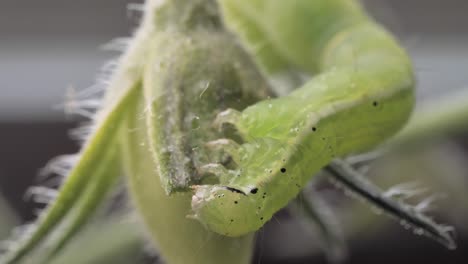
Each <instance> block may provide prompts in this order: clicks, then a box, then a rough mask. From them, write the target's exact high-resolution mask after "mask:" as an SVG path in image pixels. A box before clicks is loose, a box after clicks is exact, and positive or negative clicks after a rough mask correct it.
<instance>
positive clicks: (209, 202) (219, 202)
mask: <svg viewBox="0 0 468 264" xmlns="http://www.w3.org/2000/svg"><path fill="white" fill-rule="evenodd" d="M193 189H194V191H195V194H194V195H193V196H192V209H193V212H194V215H193V217H194V218H195V219H197V220H199V221H200V222H201V223H203V224H204V225H205V226H206V227H207V228H208V229H209V230H211V231H214V232H216V233H219V234H221V235H225V236H230V237H239V236H243V235H245V234H248V233H250V232H254V231H256V230H258V229H260V228H261V227H262V226H263V225H264V224H265V222H266V221H268V220H269V219H270V218H271V214H270V215H268V214H266V212H265V210H263V208H262V207H261V206H259V205H258V203H257V202H256V201H258V199H259V198H258V197H260V196H262V194H261V193H258V189H257V188H252V189H250V190H249V191H248V192H244V191H243V190H240V189H235V188H230V187H225V186H213V185H211V186H209V185H201V186H195V187H193Z"/></svg>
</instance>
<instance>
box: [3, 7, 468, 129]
mask: <svg viewBox="0 0 468 264" xmlns="http://www.w3.org/2000/svg"><path fill="white" fill-rule="evenodd" d="M364 2H365V3H366V4H367V5H368V6H369V9H370V10H371V11H372V13H373V14H374V15H375V16H376V17H377V18H378V20H379V21H381V22H382V23H384V24H386V25H388V26H389V27H390V28H391V29H392V31H393V32H395V33H396V34H397V35H398V36H399V37H400V39H401V41H402V42H403V43H404V44H405V46H407V47H408V49H409V51H410V53H411V55H412V57H413V58H414V61H415V64H416V69H417V70H418V77H419V80H420V85H419V88H420V90H419V93H420V94H423V93H424V92H425V91H434V92H436V93H439V94H440V93H446V91H447V90H455V89H460V88H462V87H467V86H468V76H467V71H466V69H467V68H468V29H467V28H468V15H467V11H468V1H465V0H444V1H441V0H367V1H364ZM127 3H128V1H125V0H106V1H104V0H101V1H92V0H80V1H73V0H41V1H30V0H0V120H15V121H18V120H61V119H63V114H62V112H60V111H56V110H53V109H52V106H53V105H57V104H59V103H61V102H62V101H63V95H64V91H65V88H66V87H69V86H73V87H75V88H77V89H82V88H86V87H88V86H90V85H92V84H93V82H94V79H95V77H96V73H97V70H98V69H99V68H100V66H101V65H102V64H103V63H104V62H105V61H106V60H107V59H109V58H111V57H112V56H115V55H116V54H114V53H111V52H104V51H102V50H100V49H99V46H100V45H102V44H104V43H106V42H108V41H109V40H111V39H113V38H116V37H121V36H128V35H129V33H130V32H131V29H132V28H134V26H135V24H136V22H137V20H138V19H137V17H138V15H137V14H136V13H134V12H133V13H132V12H128V11H127V10H126V5H127Z"/></svg>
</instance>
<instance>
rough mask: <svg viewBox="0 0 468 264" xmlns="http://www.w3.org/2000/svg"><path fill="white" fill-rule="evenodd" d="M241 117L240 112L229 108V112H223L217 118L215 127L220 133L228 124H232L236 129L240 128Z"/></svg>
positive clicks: (214, 123)
mask: <svg viewBox="0 0 468 264" xmlns="http://www.w3.org/2000/svg"><path fill="white" fill-rule="evenodd" d="M241 115H242V113H241V112H239V111H237V110H235V109H232V108H229V109H227V110H224V111H222V112H221V113H219V114H218V115H217V116H216V118H215V120H214V122H213V126H214V127H215V128H216V129H217V130H218V131H221V130H223V127H224V125H226V124H230V125H233V126H234V127H236V128H238V127H237V124H238V123H239V120H240V118H241Z"/></svg>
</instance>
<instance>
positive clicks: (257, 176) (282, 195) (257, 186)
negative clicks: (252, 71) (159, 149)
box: [192, 0, 414, 236]
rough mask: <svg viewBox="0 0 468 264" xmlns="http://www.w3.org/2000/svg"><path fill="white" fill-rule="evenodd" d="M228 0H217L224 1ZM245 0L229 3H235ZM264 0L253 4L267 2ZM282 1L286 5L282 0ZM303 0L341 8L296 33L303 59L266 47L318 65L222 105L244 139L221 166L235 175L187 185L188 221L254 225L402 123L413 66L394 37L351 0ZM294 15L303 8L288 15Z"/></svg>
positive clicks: (229, 228)
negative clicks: (272, 88)
mask: <svg viewBox="0 0 468 264" xmlns="http://www.w3.org/2000/svg"><path fill="white" fill-rule="evenodd" d="M234 2H235V1H228V0H227V1H221V3H222V4H226V5H225V6H224V8H225V9H226V8H229V7H228V3H231V4H233V3H234ZM246 2H247V1H237V3H238V4H239V5H241V4H242V3H246ZM267 2H269V1H253V2H252V3H256V4H258V5H259V7H260V6H262V5H263V6H262V8H266V7H265V6H268V3H267ZM274 2H275V3H277V2H280V1H274ZM281 2H282V3H283V2H284V3H286V2H287V3H289V4H291V5H292V3H291V2H290V1H281ZM292 2H294V3H302V4H304V3H305V2H304V1H299V0H298V1H292ZM306 2H308V3H309V4H310V5H311V6H312V5H318V6H322V8H325V7H329V5H331V6H333V8H337V6H340V8H341V10H346V9H349V10H350V12H349V13H346V12H344V13H343V15H344V16H345V17H344V18H341V19H340V22H339V23H332V24H331V25H333V28H332V29H330V30H325V29H324V30H322V31H320V30H318V31H317V32H321V33H320V34H321V35H320V34H319V35H317V36H316V38H315V40H314V39H312V38H311V39H305V40H304V39H303V41H308V42H309V43H308V44H309V46H310V49H307V47H306V46H303V49H302V52H303V54H305V55H304V56H303V57H302V58H305V59H307V58H310V60H311V63H310V65H306V64H305V63H301V62H300V61H299V59H301V58H300V57H296V56H293V55H291V56H286V55H284V54H283V52H281V51H280V50H281V49H280V48H276V47H275V49H274V50H275V51H277V52H278V54H281V55H284V56H282V57H281V58H282V59H283V60H284V61H287V63H288V64H289V65H294V66H296V67H300V69H302V70H304V71H305V72H309V73H313V71H314V70H318V71H319V74H318V75H316V76H315V77H314V78H313V79H312V80H310V81H309V82H307V83H306V84H304V85H303V86H302V87H301V88H299V89H297V90H295V91H294V92H292V93H291V94H289V95H287V96H284V97H281V98H277V99H270V100H264V101H262V102H259V103H257V104H254V105H252V106H250V107H248V108H247V109H245V110H243V111H242V112H238V111H235V110H227V111H225V112H223V113H222V114H220V115H219V116H218V118H217V120H216V124H217V125H218V126H222V124H223V123H230V124H232V125H234V126H235V127H236V128H237V130H238V131H239V133H240V134H241V135H242V138H243V140H244V143H243V144H242V145H241V146H240V147H239V149H238V151H237V153H235V156H237V157H239V158H238V160H239V161H238V164H237V167H236V168H235V169H233V172H229V174H232V175H235V176H234V177H226V176H225V175H222V174H223V171H222V170H219V171H220V173H219V174H221V175H218V176H219V178H220V179H228V180H225V181H222V182H220V183H219V184H218V185H214V186H212V185H211V186H210V185H202V186H196V187H194V189H195V194H194V196H193V199H192V208H193V210H194V213H195V216H196V218H197V219H199V220H200V221H201V222H202V223H204V224H205V225H206V226H207V227H208V228H209V229H211V230H213V231H215V232H218V233H220V234H223V235H226V236H242V235H244V234H247V233H250V232H253V231H256V230H258V229H259V228H261V227H262V226H263V224H264V223H265V222H266V221H268V220H269V219H270V218H271V217H272V215H273V214H274V213H275V212H277V211H278V210H279V209H281V208H282V207H284V206H286V205H287V203H288V202H289V201H290V200H291V199H293V198H294V197H295V196H296V195H297V194H298V193H299V191H300V190H301V189H302V187H303V186H304V185H305V184H306V183H307V182H308V181H309V179H310V177H311V175H313V174H314V173H315V172H317V171H319V170H320V169H321V168H323V167H324V166H326V165H327V164H328V163H330V161H331V160H333V159H334V158H336V157H340V156H344V155H347V154H350V153H355V152H361V151H364V150H368V149H369V148H371V147H374V146H375V145H377V144H379V143H381V142H382V141H384V140H385V139H387V138H389V137H390V136H392V135H393V134H395V133H396V132H397V131H399V130H400V129H401V127H402V126H403V125H404V124H405V123H406V121H407V119H408V117H409V115H410V113H411V111H412V108H413V103H414V76H413V71H412V66H411V63H410V60H409V59H408V57H407V55H406V53H405V52H404V51H403V50H402V49H401V48H400V47H399V45H398V43H397V42H396V41H395V40H394V39H393V37H392V36H391V35H390V34H389V33H387V32H386V31H385V30H384V29H383V28H382V27H380V26H379V25H377V24H375V23H374V22H372V21H371V20H369V19H367V18H366V17H365V15H363V14H362V13H361V12H360V11H356V10H360V9H359V8H358V7H356V5H355V4H353V3H354V2H353V1H306ZM325 2H326V3H325ZM233 5H235V4H233ZM278 5H281V4H278ZM285 5H286V4H285ZM330 8H331V7H330ZM237 11H238V10H237ZM301 14H302V15H305V14H306V12H305V13H301V12H299V13H297V16H300V15H301ZM327 14H328V13H327V12H325V13H324V14H323V15H317V16H316V17H313V16H312V17H307V19H308V21H309V24H310V25H311V27H312V28H315V27H317V29H318V28H320V27H318V26H317V24H319V25H321V26H322V27H323V24H321V23H322V22H323V21H328V18H327V17H326V15H327ZM241 15H245V17H248V16H249V14H241ZM335 15H336V14H335V13H333V18H335ZM346 16H349V17H346ZM275 19H277V18H276V17H271V18H270V20H275ZM278 19H280V18H278ZM295 19H296V20H298V21H303V20H301V19H305V18H301V17H296V18H295ZM254 22H255V21H254ZM263 22H265V21H263ZM269 22H271V23H272V24H274V23H275V21H269ZM303 22H304V21H303ZM265 23H266V22H265ZM304 23H305V22H304ZM254 24H255V23H254ZM309 24H307V25H309ZM282 31H287V29H285V28H282ZM265 32H269V33H271V31H265ZM244 33H245V32H244ZM297 33H298V32H296V34H297ZM317 34H318V33H317ZM306 35H307V34H306ZM274 36H276V35H275V34H274V33H272V35H271V36H268V37H271V38H272V40H270V39H268V42H269V43H270V41H271V42H272V43H273V44H271V45H274V44H278V43H280V42H281V39H280V38H276V37H274ZM273 38H274V39H273ZM291 38H292V41H294V38H293V37H291ZM246 39H248V38H246ZM275 40H276V41H277V42H275ZM251 44H252V43H248V44H247V46H248V45H251ZM282 44H284V45H286V44H287V43H286V42H284V43H282ZM272 50H273V49H272ZM309 51H312V54H313V56H312V57H309V56H308V55H309V53H308V52H309ZM314 58H315V59H314ZM260 61H261V59H260ZM265 67H268V65H266V66H265ZM220 124H221V125H220ZM229 151H230V152H231V153H232V152H233V151H232V150H229ZM234 152H235V151H234Z"/></svg>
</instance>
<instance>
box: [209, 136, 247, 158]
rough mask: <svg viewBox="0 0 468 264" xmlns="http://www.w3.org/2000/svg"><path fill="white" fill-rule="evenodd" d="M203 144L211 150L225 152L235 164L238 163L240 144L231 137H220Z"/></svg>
mask: <svg viewBox="0 0 468 264" xmlns="http://www.w3.org/2000/svg"><path fill="white" fill-rule="evenodd" d="M205 146H207V147H208V148H209V149H211V150H215V151H223V152H225V153H226V154H228V155H229V156H230V157H231V158H232V160H233V161H234V162H235V163H236V164H239V162H240V155H239V149H240V145H239V144H238V143H237V142H235V141H234V140H232V139H227V138H221V139H217V140H213V141H210V142H208V143H206V144H205Z"/></svg>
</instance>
